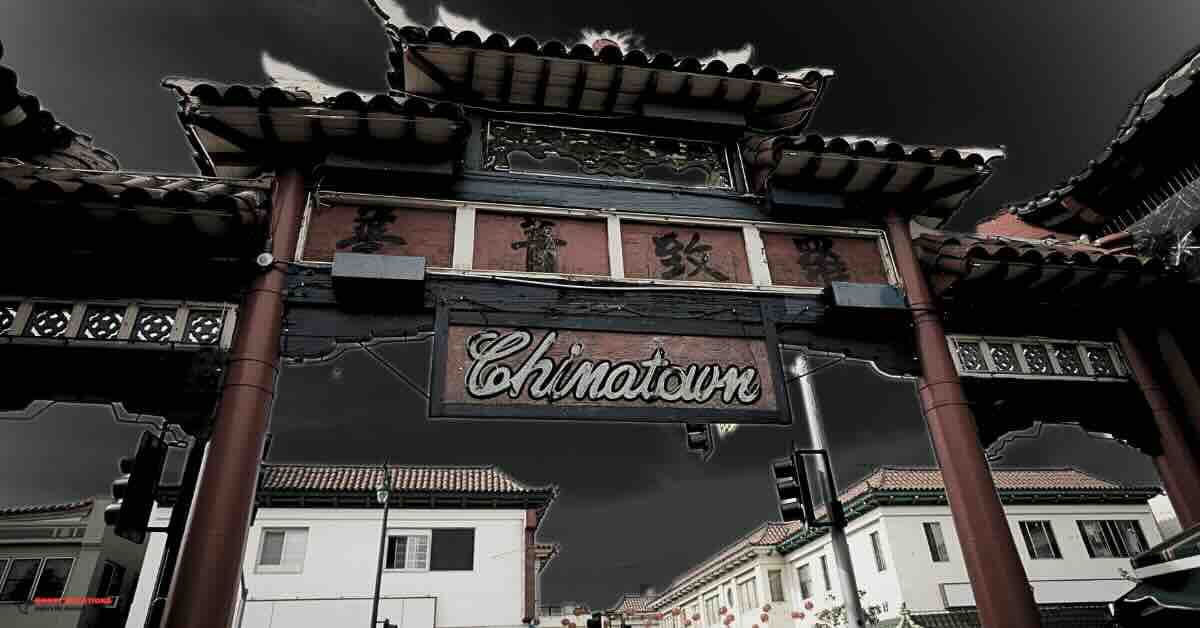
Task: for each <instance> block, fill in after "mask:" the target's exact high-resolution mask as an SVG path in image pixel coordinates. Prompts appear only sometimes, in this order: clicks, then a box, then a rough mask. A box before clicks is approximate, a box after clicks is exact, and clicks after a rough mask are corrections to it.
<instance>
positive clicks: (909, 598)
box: [650, 467, 1161, 628]
mask: <svg viewBox="0 0 1200 628" xmlns="http://www.w3.org/2000/svg"><path fill="white" fill-rule="evenodd" d="M993 477H994V479H995V482H996V486H997V488H998V490H999V492H1000V496H1001V500H1002V502H1003V503H1004V506H1005V512H1006V514H1007V515H1008V521H1009V527H1010V529H1011V532H1012V534H1013V538H1014V540H1015V542H1016V544H1017V549H1018V553H1019V554H1020V555H1021V558H1022V562H1023V564H1024V567H1025V573H1026V575H1027V577H1028V578H1029V581H1030V586H1031V587H1032V588H1033V592H1034V598H1035V599H1036V601H1037V602H1038V604H1039V605H1041V606H1043V609H1044V610H1043V615H1045V617H1044V624H1045V625H1053V623H1054V622H1053V616H1054V615H1055V614H1056V613H1058V614H1062V613H1067V614H1071V615H1072V617H1075V618H1076V619H1075V620H1078V616H1080V614H1081V613H1083V614H1084V615H1086V614H1087V613H1100V612H1106V611H1104V609H1103V608H1101V606H1102V605H1106V604H1107V603H1109V602H1111V601H1113V600H1115V599H1117V598H1118V597H1119V596H1121V595H1122V594H1123V593H1125V592H1126V591H1127V590H1129V589H1130V588H1131V587H1132V586H1133V584H1134V583H1133V582H1131V581H1130V580H1128V579H1127V578H1126V577H1125V576H1123V575H1122V572H1121V570H1122V569H1124V570H1129V569H1130V568H1131V567H1130V561H1129V558H1130V557H1131V556H1134V555H1136V554H1137V553H1138V552H1140V551H1142V550H1144V549H1146V548H1148V547H1150V546H1151V545H1154V544H1156V543H1158V542H1159V541H1160V540H1161V538H1160V536H1159V531H1158V528H1157V526H1156V525H1155V519H1154V515H1153V512H1152V511H1151V509H1150V506H1149V505H1148V503H1147V502H1148V500H1149V499H1150V498H1151V497H1153V496H1154V495H1155V494H1157V492H1158V491H1157V489H1145V488H1127V487H1121V486H1118V485H1116V484H1112V483H1110V482H1106V481H1104V480H1101V479H1098V478H1095V477H1092V476H1089V475H1086V474H1084V473H1082V472H1080V471H1077V470H1074V469H1041V470H1003V469H998V470H994V471H993ZM842 499H843V503H844V504H845V505H846V509H847V515H848V518H849V523H848V525H847V530H846V535H847V541H848V544H849V546H850V555H851V561H852V563H853V568H854V572H855V575H856V577H857V581H858V587H859V589H860V590H863V591H866V594H865V595H864V596H863V598H862V601H863V605H864V607H870V606H875V607H877V608H878V617H879V618H880V619H881V620H882V623H883V625H885V626H886V625H889V624H894V623H897V622H899V621H900V619H901V613H902V610H904V611H905V613H906V614H908V613H911V619H912V620H915V621H917V622H920V618H921V617H922V616H923V615H928V614H946V615H954V616H961V615H963V614H968V615H969V614H970V613H971V612H973V607H974V605H975V600H974V596H973V594H972V591H971V586H970V581H969V580H968V577H967V572H966V567H965V565H964V562H963V555H962V547H961V546H960V545H959V542H958V536H957V533H956V531H955V528H954V521H953V519H952V517H951V514H950V509H949V507H948V506H947V505H946V503H945V495H944V492H943V490H942V484H941V474H940V472H939V471H937V470H936V469H926V468H922V469H912V468H891V467H885V468H881V469H878V470H877V471H875V472H874V473H873V474H871V475H870V476H868V477H867V478H866V479H864V480H863V481H862V482H859V483H858V484H856V485H854V486H852V487H851V488H850V490H848V491H847V492H846V493H845V494H843V496H842ZM836 570H837V566H836V564H835V563H834V558H833V552H832V549H831V547H830V543H829V536H828V534H824V533H823V532H822V531H821V530H820V529H813V530H810V531H805V530H803V529H802V527H801V526H799V525H797V524H781V523H768V524H764V525H763V526H760V527H759V528H757V529H755V530H754V531H753V532H751V533H750V534H749V535H747V536H745V537H743V538H742V539H739V540H738V542H736V543H734V544H733V545H731V546H729V547H727V548H725V549H724V550H722V551H721V552H719V553H718V554H717V555H716V556H715V557H714V558H713V559H710V560H709V561H706V562H705V563H703V564H702V565H700V566H698V567H697V568H694V569H692V570H691V571H689V572H688V573H686V574H684V575H683V576H681V577H679V578H677V579H676V580H675V581H674V582H673V583H672V584H671V586H670V587H669V588H668V589H667V590H666V591H665V592H664V593H663V594H662V595H660V596H659V597H658V598H657V599H656V600H654V601H653V602H652V603H651V605H650V606H651V607H652V608H655V609H659V610H666V611H668V612H667V613H666V614H665V615H664V620H665V624H666V626H667V627H669V628H722V627H725V626H728V627H729V628H753V627H754V626H755V625H757V626H758V628H768V626H772V625H774V626H781V625H786V626H788V627H789V628H801V627H804V626H812V625H814V624H815V623H816V621H817V617H818V615H819V613H820V612H821V611H822V610H823V609H827V608H833V607H835V606H838V605H840V604H841V603H842V600H843V599H844V598H843V593H842V591H841V587H840V584H839V581H838V574H837V571H836ZM1076 607H1078V608H1076ZM1085 607H1086V608H1085ZM675 609H680V611H681V612H679V614H678V615H676V614H675V613H674V612H673V611H674V610H675ZM722 610H724V611H725V612H724V613H722V612H721V611H722ZM697 615H698V616H699V618H700V619H699V620H696V619H695V617H696V616H697ZM730 618H732V619H730ZM1075 620H1073V621H1075ZM688 622H690V623H688ZM938 625H944V622H943V623H939V624H938Z"/></svg>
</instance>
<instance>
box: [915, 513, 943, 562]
mask: <svg viewBox="0 0 1200 628" xmlns="http://www.w3.org/2000/svg"><path fill="white" fill-rule="evenodd" d="M921 531H922V532H924V533H925V544H926V545H927V546H929V559H930V560H931V561H933V562H935V563H948V562H950V545H949V544H947V543H946V533H945V531H943V530H942V522H940V521H922V522H921ZM934 531H936V532H937V536H938V540H940V541H941V542H942V543H941V546H940V547H941V551H942V552H944V553H943V555H942V558H941V560H939V559H938V557H937V556H935V555H934V552H935V551H936V550H935V547H937V545H936V544H931V540H932V538H931V537H932V533H933V532H934Z"/></svg>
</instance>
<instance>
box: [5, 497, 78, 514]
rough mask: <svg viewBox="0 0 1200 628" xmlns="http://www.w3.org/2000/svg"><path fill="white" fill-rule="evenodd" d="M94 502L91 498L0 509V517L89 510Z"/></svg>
mask: <svg viewBox="0 0 1200 628" xmlns="http://www.w3.org/2000/svg"><path fill="white" fill-rule="evenodd" d="M94 503H95V500H94V499H92V498H91V497H88V498H86V499H81V500H79V501H74V502H64V503H60V504H34V505H29V506H9V507H7V508H0V517H9V516H25V515H48V514H55V513H61V512H72V511H75V510H84V509H87V510H90V509H91V507H92V505H93V504H94Z"/></svg>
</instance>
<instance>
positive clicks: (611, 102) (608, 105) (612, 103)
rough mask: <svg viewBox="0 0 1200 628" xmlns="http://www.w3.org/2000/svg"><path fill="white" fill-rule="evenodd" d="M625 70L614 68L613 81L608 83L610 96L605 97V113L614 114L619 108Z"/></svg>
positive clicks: (618, 67)
mask: <svg viewBox="0 0 1200 628" xmlns="http://www.w3.org/2000/svg"><path fill="white" fill-rule="evenodd" d="M624 74H625V68H623V67H621V66H619V65H618V66H616V67H615V68H613V76H612V80H611V81H609V83H608V94H607V95H605V97H604V111H606V112H608V113H612V111H613V109H614V108H615V107H616V106H617V96H619V95H620V93H621V80H622V78H623V77H624Z"/></svg>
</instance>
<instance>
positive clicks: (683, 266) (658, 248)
mask: <svg viewBox="0 0 1200 628" xmlns="http://www.w3.org/2000/svg"><path fill="white" fill-rule="evenodd" d="M653 239H654V254H655V255H656V256H658V257H659V261H660V262H662V265H663V266H666V270H664V271H663V273H662V275H661V277H662V278H663V279H675V278H677V277H680V276H683V275H686V276H687V278H689V279H690V278H692V277H695V276H696V275H698V274H700V273H704V274H705V275H707V276H708V277H711V278H712V279H716V280H717V281H729V277H728V276H727V275H725V273H722V272H721V271H719V270H717V269H715V268H710V267H709V265H708V263H709V261H710V259H711V257H710V255H709V251H711V250H712V245H710V244H704V243H702V242H700V234H699V233H693V234H692V239H691V241H689V242H688V243H687V244H686V245H685V244H683V243H682V242H680V241H679V234H677V233H675V232H674V231H672V232H670V233H666V234H663V235H662V236H655V237H654V238H653Z"/></svg>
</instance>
